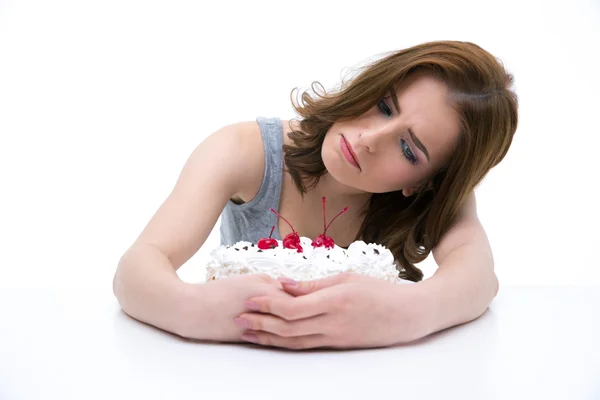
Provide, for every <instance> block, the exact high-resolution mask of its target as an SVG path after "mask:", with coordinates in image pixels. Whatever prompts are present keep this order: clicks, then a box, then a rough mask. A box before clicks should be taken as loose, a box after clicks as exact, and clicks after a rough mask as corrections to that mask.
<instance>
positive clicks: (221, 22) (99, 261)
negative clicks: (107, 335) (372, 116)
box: [0, 0, 600, 292]
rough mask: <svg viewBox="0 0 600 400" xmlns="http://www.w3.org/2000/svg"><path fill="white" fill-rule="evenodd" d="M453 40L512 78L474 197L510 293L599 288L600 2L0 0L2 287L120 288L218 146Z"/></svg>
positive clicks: (187, 275) (192, 267)
mask: <svg viewBox="0 0 600 400" xmlns="http://www.w3.org/2000/svg"><path fill="white" fill-rule="evenodd" d="M567 4H568V5H567ZM438 39H455V40H466V41H472V42H475V43H477V44H479V45H481V46H482V47H484V48H485V49H487V50H489V51H490V52H492V53H493V54H494V55H496V56H497V57H499V58H500V59H501V60H502V61H503V62H504V64H505V66H506V67H507V68H508V70H509V71H510V72H512V73H513V74H514V75H515V81H516V90H517V92H518V94H519V98H520V124H519V128H518V131H517V134H516V136H515V140H514V143H513V146H512V148H511V150H510V152H509V154H508V156H507V157H506V158H505V160H504V161H503V163H502V164H501V165H500V166H499V167H497V168H496V169H494V170H493V171H492V172H491V173H490V174H489V175H488V177H487V178H486V179H485V181H484V182H483V183H482V184H481V185H480V187H479V188H478V189H477V197H478V209H479V215H480V218H481V220H482V222H483V224H484V226H485V228H486V231H487V233H488V235H489V239H490V241H491V243H492V246H493V249H494V254H495V259H496V269H497V273H498V276H499V278H500V281H501V283H502V284H533V285H537V284H540V285H542V284H563V283H568V284H598V283H600V261H598V256H597V253H596V249H597V247H598V246H599V245H600V233H599V232H598V227H599V225H600V218H599V212H598V204H600V201H599V199H600V198H599V195H598V194H597V193H598V186H599V185H600V179H598V173H599V172H600V167H599V166H598V163H599V160H598V158H599V157H598V150H599V146H600V140H599V139H598V136H599V134H600V128H599V124H600V121H599V120H598V115H599V114H600V101H599V100H598V98H599V96H600V82H599V75H600V74H599V72H598V71H600V62H599V57H598V55H599V49H600V5H599V3H598V1H597V0H587V1H571V2H568V3H567V2H546V1H501V2H495V3H483V2H480V1H471V2H469V1H456V0H455V1H452V2H447V1H439V2H417V1H413V2H401V1H397V0H396V1H379V2H364V1H363V2H356V3H351V2H346V1H332V2H328V1H323V0H321V1H312V0H311V1H295V2H283V1H281V2H276V1H271V2H267V1H252V2H250V1H247V2H242V1H223V2H200V1H168V2H167V1H163V2H158V1H147V0H145V1H135V0H119V1H116V0H107V1H80V0H72V1H67V0H55V1H17V0H10V1H9V0H0V135H1V141H0V177H1V186H0V187H1V195H0V287H25V286H33V287H53V288H62V287H77V288H81V287H83V288H85V287H90V288H91V287H94V288H96V289H97V288H106V290H107V292H108V291H110V288H111V280H112V276H113V274H114V270H115V268H116V266H117V262H118V259H119V257H120V256H121V255H122V254H123V252H124V251H125V250H126V249H127V247H128V246H129V245H130V244H131V243H132V242H133V240H134V239H135V238H136V236H137V235H138V234H139V232H140V231H141V229H142V228H143V227H144V225H145V224H146V222H147V221H148V220H149V219H150V217H151V216H152V214H153V213H154V211H155V210H156V209H157V208H158V206H159V205H160V204H161V203H162V201H163V200H164V199H165V197H166V196H167V195H168V194H169V192H170V190H171V188H172V187H173V184H174V183H175V180H176V179H177V176H178V174H179V172H180V170H181V167H182V166H183V164H184V162H185V160H186V158H187V157H188V155H189V154H190V152H191V151H192V149H193V148H194V147H195V146H196V145H197V144H198V143H199V142H201V141H202V140H203V138H205V137H206V136H207V135H209V134H210V133H212V132H214V131H215V130H217V129H218V128H220V127H222V126H223V125H227V124H230V123H233V122H238V121H243V120H253V119H254V118H255V117H256V116H259V115H260V116H266V117H271V116H278V117H280V118H282V119H284V118H291V117H294V114H293V110H292V108H291V105H290V102H289V94H290V91H291V90H292V89H293V88H294V87H299V88H307V87H308V86H309V85H310V83H311V82H313V81H320V82H321V83H323V85H324V86H325V87H332V86H334V85H335V84H337V82H338V80H339V78H340V76H341V75H342V74H343V73H344V72H345V71H346V70H347V69H348V68H352V67H355V66H357V65H359V64H360V63H363V62H365V61H368V59H369V58H370V57H372V56H375V55H377V54H379V53H382V52H386V51H390V50H394V49H401V48H404V47H407V46H411V45H415V44H418V43H421V42H424V41H429V40H438ZM217 244H218V234H217V231H216V230H214V231H213V234H212V235H211V237H210V238H209V239H208V241H207V243H206V245H205V246H204V247H203V248H202V249H201V250H200V251H199V253H198V254H197V255H196V256H195V257H193V258H192V260H190V262H188V263H187V264H186V265H185V266H184V267H183V268H182V269H181V276H182V277H183V278H184V279H186V280H190V281H196V280H200V279H201V278H202V260H203V258H204V257H205V256H206V252H207V251H209V250H210V249H211V248H213V247H214V246H216V245H217ZM421 266H422V267H423V268H424V270H425V272H426V275H427V276H429V275H430V274H431V273H432V272H433V270H434V268H435V264H434V263H433V260H432V258H431V257H430V258H429V259H428V260H426V261H425V262H424V263H423V264H422V265H421Z"/></svg>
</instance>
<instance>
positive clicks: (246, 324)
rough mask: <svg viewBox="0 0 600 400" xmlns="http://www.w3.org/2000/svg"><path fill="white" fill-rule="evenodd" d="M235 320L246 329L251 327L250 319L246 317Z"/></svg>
mask: <svg viewBox="0 0 600 400" xmlns="http://www.w3.org/2000/svg"><path fill="white" fill-rule="evenodd" d="M233 321H234V322H235V324H236V325H237V326H238V327H240V328H244V329H250V321H248V320H247V319H244V318H236V319H234V320H233Z"/></svg>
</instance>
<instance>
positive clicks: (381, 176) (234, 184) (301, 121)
mask: <svg viewBox="0 0 600 400" xmlns="http://www.w3.org/2000/svg"><path fill="white" fill-rule="evenodd" d="M511 84H512V76H511V75H509V74H508V73H507V72H506V71H505V69H504V68H503V66H502V65H501V63H500V62H498V61H497V60H496V59H495V58H494V57H493V56H492V55H491V54H489V53H488V52H486V51H485V50H483V49H482V48H480V47H479V46H477V45H475V44H472V43H468V42H449V41H446V42H431V43H425V44H422V45H418V46H415V47H412V48H408V49H405V50H402V51H397V52H393V53H390V54H388V55H387V56H385V57H383V58H380V59H379V60H377V61H375V62H374V63H372V64H371V65H369V66H368V67H365V68H364V69H362V70H361V71H360V73H359V74H357V75H356V76H355V77H354V78H352V79H350V80H349V81H348V82H343V84H342V85H341V86H340V88H339V89H338V90H336V91H334V92H331V93H328V92H326V91H324V90H323V89H322V88H317V87H316V86H315V87H313V89H315V90H313V91H312V92H305V93H303V94H302V95H301V96H300V99H299V100H298V101H295V102H294V107H295V109H296V111H297V112H298V114H299V116H300V118H298V120H292V121H281V120H279V119H277V118H258V119H257V121H253V122H243V123H237V124H233V125H230V126H226V127H224V128H222V129H220V130H219V131H217V132H215V133H214V134H212V135H210V136H209V137H208V138H207V139H206V140H204V141H203V142H202V143H201V144H200V145H198V147H197V148H196V149H195V150H194V151H193V152H192V154H191V156H190V157H189V159H188V160H187V162H186V164H185V166H184V168H183V170H182V172H181V175H180V177H179V179H178V181H177V183H176V185H175V187H174V189H173V191H172V193H171V194H170V195H169V196H168V198H167V199H166V201H165V202H164V204H162V205H161V207H160V208H159V209H158V211H157V212H156V214H155V215H154V216H153V218H152V219H151V221H150V222H149V223H148V225H147V226H146V228H145V229H144V230H143V232H142V233H141V235H140V236H139V237H138V238H137V240H136V241H135V243H134V244H133V245H132V246H131V247H130V248H129V249H128V250H127V252H126V253H125V254H124V255H123V257H122V258H121V260H120V262H119V265H118V268H117V271H116V274H115V278H114V292H115V295H116V296H117V299H118V300H119V303H120V304H121V307H122V308H123V310H124V311H125V312H126V313H128V314H129V315H130V316H132V317H133V318H136V319H138V320H140V321H143V322H146V323H148V324H151V325H154V326H156V327H159V328H162V329H165V330H167V331H170V332H174V333H175V334H178V335H181V336H184V337H188V338H195V339H202V340H215V341H244V340H245V341H250V342H255V343H259V344H263V345H270V346H278V347H286V348H313V347H337V348H353V347H379V346H389V345H394V344H398V343H404V342H409V341H412V340H415V339H418V338H421V337H424V336H426V335H428V334H431V333H432V332H436V331H438V330H441V329H444V328H447V327H450V326H453V325H457V324H461V323H465V322H468V321H471V320H473V319H475V318H477V317H478V316H480V315H481V314H482V313H483V312H484V311H485V310H486V308H487V307H488V305H489V303H490V302H491V300H492V299H493V298H494V296H495V295H496V293H497V290H498V281H497V279H496V276H495V273H494V264H493V257H492V252H491V249H490V244H489V242H488V239H487V237H486V234H485V231H484V228H483V227H482V225H481V223H480V222H479V220H478V217H477V212H476V204H475V196H474V193H473V190H474V188H475V187H476V185H477V184H478V183H479V182H481V180H482V179H483V178H484V176H485V175H486V174H487V172H488V171H489V170H490V169H491V168H493V167H494V166H495V165H497V164H498V163H499V162H500V161H501V160H502V159H503V158H504V156H505V155H506V153H507V151H508V149H509V146H510V144H511V141H512V138H513V135H514V133H515V130H516V128H517V98H516V95H515V94H514V92H512V91H511ZM292 93H295V92H292ZM323 196H325V197H326V198H327V209H328V214H329V215H332V213H334V212H335V213H337V212H338V211H339V210H341V209H342V208H344V207H346V206H349V209H348V211H347V212H346V213H345V214H344V215H343V217H340V218H339V219H338V220H337V221H336V222H335V224H333V225H332V226H331V227H330V229H329V230H328V231H327V233H328V236H331V237H333V238H334V239H335V241H336V244H338V245H340V246H342V247H345V246H348V245H349V244H350V243H352V242H353V241H354V240H364V241H366V242H376V243H380V244H382V245H384V246H386V247H388V248H389V249H390V250H391V251H392V253H393V254H394V256H395V258H396V260H397V263H398V270H399V274H400V276H401V277H403V278H405V279H410V280H412V281H414V282H417V283H415V284H413V285H394V284H391V283H388V282H386V281H383V280H378V279H374V278H370V277H365V276H358V275H352V274H342V275H339V276H335V277H330V278H326V279H322V280H317V281H311V282H293V281H291V280H289V279H281V280H279V281H277V280H274V279H270V278H269V277H267V276H263V275H249V276H240V277H235V278H228V279H225V280H218V281H212V282H209V283H204V284H190V283H185V282H183V281H181V280H180V279H179V278H178V276H177V274H176V271H177V269H178V268H179V267H181V265H183V264H184V263H185V262H186V261H187V260H188V259H189V258H190V257H191V256H192V255H193V254H194V253H195V252H196V251H197V250H198V249H199V248H200V246H202V244H203V243H204V241H205V239H206V237H207V236H208V234H209V233H210V231H211V230H212V229H213V227H214V225H215V223H216V221H217V219H218V218H219V216H222V225H221V235H222V237H221V243H223V244H226V243H234V242H236V241H238V240H242V239H243V240H249V241H257V240H258V239H260V238H261V237H267V236H268V235H269V232H270V228H271V226H273V225H275V226H276V227H277V229H276V231H275V234H274V237H275V238H277V239H280V238H281V237H284V236H285V235H286V234H288V233H289V232H290V231H291V230H290V228H289V226H288V225H287V224H286V223H285V222H282V221H281V220H278V219H277V216H275V215H274V214H273V213H270V212H268V210H269V208H270V207H273V208H274V209H276V210H278V212H279V213H280V214H282V215H283V216H285V218H286V219H288V220H289V221H290V222H291V223H292V225H293V226H294V229H295V230H296V231H297V232H298V233H299V234H300V236H306V237H311V238H314V237H316V236H318V235H319V234H321V233H322V226H323V221H322V215H321V212H320V210H321V199H322V197H323ZM430 252H433V256H434V259H435V261H436V263H437V264H438V266H439V268H438V269H437V271H436V273H435V274H434V275H433V276H432V277H431V278H429V279H427V280H422V277H423V274H422V273H421V271H420V270H419V269H417V268H416V267H415V264H416V263H418V262H420V261H422V260H424V259H425V258H426V257H427V256H428V255H429V253H430Z"/></svg>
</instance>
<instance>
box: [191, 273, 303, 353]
mask: <svg viewBox="0 0 600 400" xmlns="http://www.w3.org/2000/svg"><path fill="white" fill-rule="evenodd" d="M255 296H267V297H269V298H272V299H285V298H290V299H291V298H292V295H290V294H288V293H286V292H285V291H284V290H283V289H282V286H281V283H279V282H278V281H277V280H275V279H273V278H271V277H269V276H268V275H263V274H261V275H240V276H234V277H230V278H226V279H222V280H216V281H209V282H207V283H203V284H194V285H191V286H189V287H188V290H187V293H186V295H185V302H184V304H183V305H182V315H181V316H180V320H181V322H182V323H181V329H180V335H181V336H183V337H186V338H190V339H201V340H214V341H220V342H221V341H222V342H240V341H243V339H242V333H243V329H240V328H239V327H237V326H236V324H235V321H234V319H235V317H236V316H238V315H240V314H242V313H244V312H247V311H250V310H249V309H248V308H246V307H245V306H244V301H245V300H246V299H248V298H251V297H255Z"/></svg>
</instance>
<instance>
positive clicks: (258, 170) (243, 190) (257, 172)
mask: <svg viewBox="0 0 600 400" xmlns="http://www.w3.org/2000/svg"><path fill="white" fill-rule="evenodd" d="M220 133H221V134H222V135H225V136H227V141H228V142H229V144H228V147H229V148H230V149H231V154H232V156H234V157H236V159H235V160H232V161H233V162H234V165H235V168H236V171H237V173H236V174H235V176H236V181H237V184H236V186H237V188H236V190H235V193H234V195H233V196H232V197H231V199H232V200H234V201H235V202H237V203H246V202H248V201H250V200H252V199H253V198H254V196H256V194H257V193H258V191H259V190H260V185H261V184H262V180H263V176H264V171H265V151H264V146H263V141H262V136H261V133H260V127H259V125H258V123H257V122H256V121H247V122H239V123H236V124H233V125H228V126H226V127H224V128H222V129H221V131H220Z"/></svg>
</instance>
